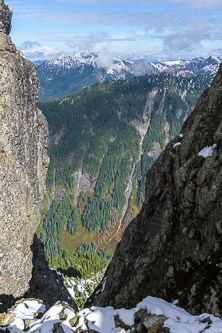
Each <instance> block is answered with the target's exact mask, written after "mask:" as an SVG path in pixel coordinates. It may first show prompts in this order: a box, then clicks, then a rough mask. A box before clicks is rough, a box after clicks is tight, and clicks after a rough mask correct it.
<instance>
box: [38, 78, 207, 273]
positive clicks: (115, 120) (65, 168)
mask: <svg viewBox="0 0 222 333" xmlns="http://www.w3.org/2000/svg"><path fill="white" fill-rule="evenodd" d="M210 81H211V78H209V77H201V76H199V77H193V78H182V77H178V78H175V77H173V76H171V75H169V74H161V75H149V76H143V77H136V78H133V79H131V80H119V81H109V82H102V83H99V84H96V85H94V86H91V87H88V88H86V89H84V90H83V91H82V92H80V93H76V94H72V95H70V96H67V97H66V98H62V99H60V100H57V101H53V102H49V103H39V108H40V109H41V110H42V111H43V113H44V115H45V116H46V118H47V120H48V123H49V130H50V145H49V155H50V165H49V169H48V175H47V190H48V194H49V199H50V200H51V201H52V202H51V206H50V207H48V212H47V215H46V217H45V219H44V222H43V225H42V230H40V231H39V234H40V237H41V239H42V241H43V243H44V244H45V248H46V253H47V255H48V256H49V257H50V258H51V259H52V258H55V257H56V258H57V260H58V262H59V264H61V265H65V264H64V263H63V262H64V260H66V259H67V257H66V252H65V253H64V243H63V242H64V239H63V238H62V232H63V231H66V232H67V231H68V233H69V234H70V237H75V235H78V237H79V242H78V248H79V247H81V249H82V252H80V253H81V254H79V256H82V257H81V258H83V257H84V255H85V254H84V251H83V249H84V246H85V245H86V244H87V243H89V244H91V243H90V240H85V238H84V234H82V235H81V234H79V233H78V230H79V229H78V228H82V227H85V228H86V229H88V232H89V233H90V235H91V236H92V235H94V234H96V233H99V232H100V233H101V234H102V235H104V234H106V233H107V231H111V230H112V228H113V227H114V225H115V224H116V222H117V221H118V220H120V218H121V217H122V216H121V215H122V210H123V207H124V204H125V202H126V197H125V191H126V187H127V183H128V181H129V176H130V174H131V172H132V168H133V167H134V165H135V162H136V160H137V158H138V154H139V143H140V140H141V136H140V135H139V133H138V131H137V130H136V129H135V127H134V126H135V121H136V122H137V123H140V124H141V125H142V124H148V123H149V128H148V131H147V133H146V135H145V138H144V142H143V147H142V149H143V154H142V158H141V161H140V163H139V164H138V165H137V168H136V172H135V174H134V191H135V193H136V201H137V205H138V207H141V205H142V202H143V200H144V187H145V174H146V172H147V170H148V169H149V168H150V166H151V165H152V163H153V162H154V160H153V158H152V157H150V156H149V155H148V153H149V152H150V151H152V150H153V149H154V145H155V143H157V142H158V143H159V145H160V147H161V149H163V148H164V145H165V143H166V138H167V137H169V139H170V138H171V137H173V136H174V135H176V134H178V133H179V131H180V128H181V126H182V123H183V121H184V119H185V118H186V117H187V116H188V114H189V113H190V112H191V110H192V108H193V107H194V105H195V103H196V101H197V98H198V97H199V95H200V93H201V92H202V90H204V89H205V88H207V87H208V86H209V84H210ZM167 122H168V126H166V124H167ZM167 128H169V131H168V132H167ZM76 172H80V173H82V174H88V175H89V179H90V182H91V191H88V192H86V193H85V191H84V192H82V194H81V195H80V196H79V198H78V200H77V203H76V206H75V204H74V193H75V192H76V193H77V190H78V189H77V188H75V182H76V184H77V183H78V181H77V180H76V179H75V173H76ZM135 184H136V185H135ZM61 188H65V189H66V193H65V195H64V197H63V198H62V200H58V199H57V198H56V196H55V194H54V192H55V191H59V190H60V189H61ZM79 191H81V188H80V189H79ZM130 202H131V201H130ZM46 207H47V205H46V202H45V206H44V214H46V210H47V208H46ZM81 230H82V229H81ZM91 236H89V238H90V237H91ZM73 250H76V248H75V249H73ZM94 250H95V249H94V247H92V248H91V247H89V245H87V247H86V252H87V253H90V255H96V254H95V253H94V252H91V251H94ZM70 255H71V254H68V256H70ZM59 258H60V259H59ZM64 258H65V259H64ZM82 260H83V259H82ZM59 264H58V265H59ZM67 265H68V263H67ZM58 267H59V266H58ZM64 267H66V268H67V267H68V266H64ZM66 268H64V269H66ZM81 274H82V273H81Z"/></svg>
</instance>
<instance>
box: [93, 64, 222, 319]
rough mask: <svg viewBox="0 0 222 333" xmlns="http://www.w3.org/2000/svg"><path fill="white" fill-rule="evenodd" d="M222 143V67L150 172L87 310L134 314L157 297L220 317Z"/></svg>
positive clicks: (221, 298) (221, 297) (221, 299)
mask: <svg viewBox="0 0 222 333" xmlns="http://www.w3.org/2000/svg"><path fill="white" fill-rule="evenodd" d="M221 140H222V66H220V68H219V71H218V73H217V75H216V77H215V78H214V80H213V82H212V85H211V87H210V88H209V89H208V90H206V91H205V92H204V93H203V94H202V96H201V97H200V99H199V101H198V103H197V106H196V108H195V109H194V111H193V112H192V114H191V115H190V117H189V118H188V119H187V121H186V122H185V123H184V125H183V127H182V130H181V135H180V136H177V137H175V139H174V140H173V141H172V142H171V143H170V144H168V146H167V147H166V149H165V151H164V152H163V153H162V154H161V155H160V157H159V158H158V160H157V161H156V162H155V164H154V165H153V166H152V168H151V169H150V170H149V171H148V173H147V181H146V197H145V202H144V204H143V206H142V209H141V211H140V213H139V214H138V215H137V217H136V218H135V219H134V220H133V221H132V222H131V223H130V224H129V225H128V227H127V229H126V231H125V233H124V235H123V239H122V241H121V242H120V243H119V244H118V246H117V249H116V251H115V254H114V257H113V260H112V261H111V263H110V265H109V266H108V269H107V271H106V273H105V277H104V279H103V281H102V282H101V284H100V285H99V286H98V288H97V289H96V291H95V292H94V294H93V295H92V297H91V298H90V299H89V300H88V303H87V306H88V305H89V304H91V303H93V304H94V305H99V306H103V305H111V306H114V307H126V308H130V307H132V306H135V305H136V303H137V302H138V301H140V300H141V299H142V298H143V297H144V296H145V295H151V296H156V297H162V298H164V299H166V300H169V301H172V300H173V299H179V301H180V305H183V306H184V307H185V308H186V309H188V310H190V311H192V312H193V313H195V312H199V311H211V312H213V313H217V312H220V311H221V307H222V305H221V304H222V303H221V302H222V293H221V283H222V281H221V268H222V259H221V255H222V244H221V234H222V218H221V216H222V145H221ZM104 287H105V288H104Z"/></svg>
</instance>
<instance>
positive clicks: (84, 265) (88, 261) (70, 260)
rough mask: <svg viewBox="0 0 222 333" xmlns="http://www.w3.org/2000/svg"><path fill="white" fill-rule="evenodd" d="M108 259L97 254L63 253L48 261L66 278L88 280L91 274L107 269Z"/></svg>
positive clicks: (84, 252) (85, 252)
mask: <svg viewBox="0 0 222 333" xmlns="http://www.w3.org/2000/svg"><path fill="white" fill-rule="evenodd" d="M108 263H109V258H107V257H104V255H102V254H101V253H99V252H93V253H90V252H89V251H86V250H84V251H76V252H65V253H64V252H63V253H61V254H60V255H58V256H55V257H54V258H53V259H52V260H50V261H49V265H50V266H52V267H53V268H55V269H56V270H58V271H59V272H61V273H63V274H64V275H65V276H68V277H72V276H74V277H79V278H81V279H89V278H90V277H91V276H92V274H96V273H97V272H101V271H102V270H103V268H105V267H107V265H108Z"/></svg>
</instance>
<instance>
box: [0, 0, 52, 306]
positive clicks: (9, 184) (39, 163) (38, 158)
mask: <svg viewBox="0 0 222 333" xmlns="http://www.w3.org/2000/svg"><path fill="white" fill-rule="evenodd" d="M0 13H1V14H0V128H1V131H0V294H1V296H0V302H6V299H7V297H10V296H11V297H14V298H16V297H19V296H21V295H23V294H24V293H25V292H26V291H27V290H28V289H29V281H30V279H31V274H32V252H31V249H30V246H31V244H32V242H33V236H34V233H35V231H36V229H37V227H38V224H39V221H40V208H41V202H42V199H43V195H44V192H45V178H46V172H47V167H48V163H49V159H48V156H47V137H48V125H47V122H46V120H45V117H44V116H43V115H42V113H41V111H40V110H38V108H37V106H36V104H37V99H38V92H39V87H40V84H39V79H38V78H37V74H36V70H35V66H34V65H33V64H32V63H31V62H30V61H28V60H27V59H25V58H24V57H23V56H22V54H21V53H20V52H18V51H17V50H16V47H15V46H14V44H12V42H11V38H10V37H9V36H8V33H9V32H10V29H11V15H12V12H11V10H10V9H9V8H8V6H7V5H6V4H5V3H4V1H1V2H0Z"/></svg>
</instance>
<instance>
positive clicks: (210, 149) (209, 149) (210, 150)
mask: <svg viewBox="0 0 222 333" xmlns="http://www.w3.org/2000/svg"><path fill="white" fill-rule="evenodd" d="M215 148H217V145H216V144H214V145H213V146H210V147H208V146H207V147H205V148H203V149H202V150H201V151H200V152H199V153H198V154H197V155H198V156H202V157H203V158H207V157H210V156H212V155H213V152H214V149H215Z"/></svg>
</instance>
